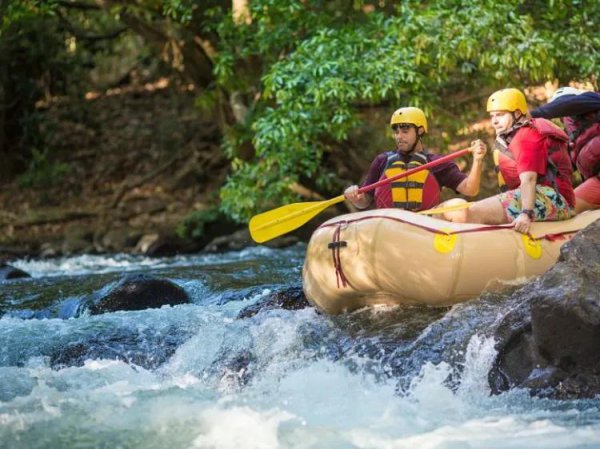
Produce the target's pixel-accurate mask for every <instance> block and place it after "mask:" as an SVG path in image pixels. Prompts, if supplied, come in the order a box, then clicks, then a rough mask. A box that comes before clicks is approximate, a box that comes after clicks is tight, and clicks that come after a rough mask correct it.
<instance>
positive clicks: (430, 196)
mask: <svg viewBox="0 0 600 449" xmlns="http://www.w3.org/2000/svg"><path fill="white" fill-rule="evenodd" d="M427 162H428V160H427V155H426V153H423V152H420V153H413V154H412V155H411V157H410V160H409V161H408V162H404V161H402V160H401V159H400V155H399V154H398V153H397V152H395V151H388V152H387V162H386V164H385V166H384V168H383V170H382V172H381V177H380V178H379V179H380V180H382V179H386V178H391V177H392V176H395V175H398V174H400V173H402V172H405V171H407V170H411V169H413V168H416V167H419V166H420V165H424V164H426V163H427ZM440 192H441V188H440V185H439V183H438V181H437V179H436V178H435V176H434V175H433V173H431V172H430V171H429V170H421V171H420V172H417V173H414V174H412V175H410V176H408V177H406V178H400V179H397V180H396V181H393V182H392V183H391V184H389V183H388V184H385V185H383V186H380V187H378V188H376V189H375V206H376V207H377V208H378V209H383V208H391V207H397V208H401V209H405V210H410V211H417V210H425V209H430V208H432V207H434V206H437V205H438V204H439V203H440Z"/></svg>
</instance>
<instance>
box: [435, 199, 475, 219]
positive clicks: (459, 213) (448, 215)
mask: <svg viewBox="0 0 600 449" xmlns="http://www.w3.org/2000/svg"><path fill="white" fill-rule="evenodd" d="M466 202H467V201H466V200H463V199H462V198H454V199H451V200H448V201H444V202H443V203H442V204H440V205H439V206H438V207H447V206H456V205H458V204H465V203H466ZM442 217H443V218H444V220H448V221H452V222H454V223H466V222H467V218H468V216H467V209H461V210H455V211H452V212H444V213H443V214H442Z"/></svg>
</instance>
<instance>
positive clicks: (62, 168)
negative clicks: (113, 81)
mask: <svg viewBox="0 0 600 449" xmlns="http://www.w3.org/2000/svg"><path fill="white" fill-rule="evenodd" d="M196 96H197V93H196V92H194V91H193V90H192V89H189V88H186V87H184V86H175V85H172V84H170V83H169V81H168V80H166V79H162V80H159V81H157V82H155V83H148V84H145V85H141V86H128V87H126V88H120V89H111V90H109V91H107V92H104V93H88V94H87V95H86V98H84V99H79V100H74V99H72V98H58V99H55V100H54V101H53V102H52V103H50V104H46V105H40V107H39V124H38V126H39V127H41V129H43V131H44V132H43V135H44V136H45V137H44V142H42V144H43V147H42V146H41V147H40V149H39V150H34V151H35V152H36V155H37V156H36V157H35V158H34V162H33V163H32V164H31V166H30V168H29V170H28V171H27V172H25V173H24V174H21V175H20V176H18V177H16V178H14V179H11V180H3V182H2V183H1V186H0V187H1V188H0V256H4V258H9V257H11V256H19V257H23V256H35V257H48V256H57V255H68V254H77V253H104V252H130V253H136V252H138V253H148V252H152V253H155V254H168V253H176V252H193V251H197V250H198V249H200V246H201V244H202V243H203V242H199V241H194V239H190V238H186V236H185V235H184V233H183V232H182V230H181V226H182V223H183V222H184V221H185V219H186V217H188V216H189V215H190V214H192V213H194V212H196V213H198V212H201V211H206V210H210V209H211V208H212V207H214V205H215V203H216V201H217V200H218V190H219V187H220V186H221V184H222V183H223V181H224V179H225V177H226V175H227V170H228V161H227V159H226V158H225V156H224V155H223V153H222V151H221V149H220V146H219V145H220V139H221V135H220V133H219V131H218V129H217V126H216V124H215V123H214V120H213V118H212V117H210V116H207V115H203V113H202V112H201V111H200V110H199V109H198V108H197V107H195V106H194V99H195V97H196ZM235 228H236V227H235V225H233V224H232V223H227V224H226V225H225V226H224V227H223V229H224V230H225V231H233V230H235ZM178 229H179V232H178ZM204 243H206V242H204Z"/></svg>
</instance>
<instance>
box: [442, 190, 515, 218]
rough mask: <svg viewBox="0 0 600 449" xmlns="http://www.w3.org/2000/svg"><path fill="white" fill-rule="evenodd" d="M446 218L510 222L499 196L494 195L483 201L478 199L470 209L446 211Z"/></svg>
mask: <svg viewBox="0 0 600 449" xmlns="http://www.w3.org/2000/svg"><path fill="white" fill-rule="evenodd" d="M455 204H458V203H455ZM444 218H445V219H446V220H448V221H453V222H455V223H485V224H505V223H510V220H509V219H508V217H507V216H506V213H505V211H504V208H503V207H502V203H500V200H499V199H498V196H492V197H490V198H485V199H483V200H481V201H476V202H475V203H473V204H472V205H471V207H469V208H468V209H464V210H461V211H454V212H446V213H445V214H444Z"/></svg>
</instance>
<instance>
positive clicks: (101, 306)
mask: <svg viewBox="0 0 600 449" xmlns="http://www.w3.org/2000/svg"><path fill="white" fill-rule="evenodd" d="M88 302H89V303H91V304H89V305H88V306H87V308H88V309H89V311H90V313H91V314H92V315H97V314H100V313H106V312H115V311H117V310H144V309H157V308H160V307H162V306H165V305H170V306H174V305H177V304H187V303H189V302H190V298H189V296H188V294H187V293H186V292H185V290H183V289H182V288H181V287H179V286H178V285H176V284H174V283H173V282H171V281H168V280H164V279H157V278H153V277H151V276H146V275H141V274H137V275H128V276H125V277H124V278H123V279H121V280H120V281H119V282H118V283H117V284H116V285H115V286H114V287H112V288H111V289H110V291H109V292H108V293H106V294H102V295H101V296H99V297H93V298H92V299H91V300H89V301H88Z"/></svg>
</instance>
